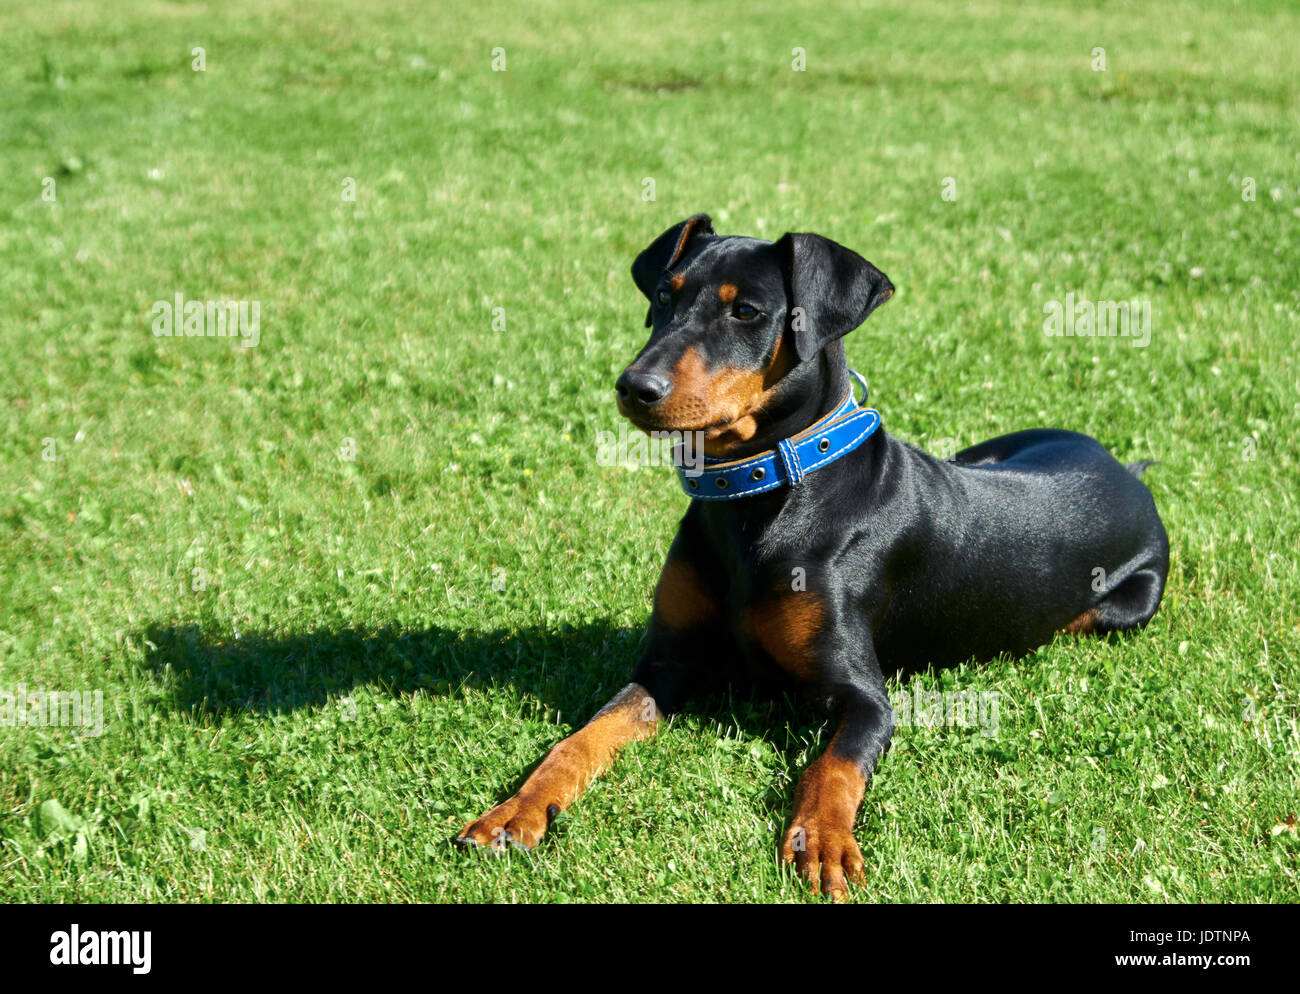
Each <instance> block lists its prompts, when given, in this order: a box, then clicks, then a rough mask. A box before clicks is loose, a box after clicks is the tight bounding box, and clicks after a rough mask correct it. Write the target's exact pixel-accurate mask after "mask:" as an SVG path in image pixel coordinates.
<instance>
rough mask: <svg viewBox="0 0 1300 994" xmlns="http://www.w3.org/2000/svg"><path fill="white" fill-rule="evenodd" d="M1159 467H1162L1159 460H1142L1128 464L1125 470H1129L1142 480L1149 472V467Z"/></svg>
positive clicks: (1125, 465)
mask: <svg viewBox="0 0 1300 994" xmlns="http://www.w3.org/2000/svg"><path fill="white" fill-rule="evenodd" d="M1159 465H1160V460H1159V459H1140V460H1138V461H1137V462H1126V463H1125V464H1124V468H1125V469H1126V470H1128V471H1129V472H1130V473H1132V474H1133V475H1134V476H1136V477H1138V479H1141V478H1142V474H1143V473H1145V472H1146V471H1147V468H1148V467H1150V466H1159Z"/></svg>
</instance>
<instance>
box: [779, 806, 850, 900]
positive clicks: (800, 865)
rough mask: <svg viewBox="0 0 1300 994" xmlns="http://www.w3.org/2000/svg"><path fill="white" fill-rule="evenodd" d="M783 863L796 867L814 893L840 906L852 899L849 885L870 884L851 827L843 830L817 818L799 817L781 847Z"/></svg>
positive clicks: (788, 831) (786, 834) (787, 832)
mask: <svg viewBox="0 0 1300 994" xmlns="http://www.w3.org/2000/svg"><path fill="white" fill-rule="evenodd" d="M781 859H782V860H783V861H784V862H786V863H793V864H794V865H795V867H796V868H797V869H798V871H799V875H800V876H802V877H803V878H804V879H805V880H806V881H808V883H810V884H811V885H812V888H813V892H814V893H818V894H823V895H826V896H827V897H829V898H830V899H831V900H832V901H834V902H835V903H836V904H839V903H840V902H841V901H844V900H845V899H846V898H847V897H848V896H849V889H848V881H850V880H851V881H853V882H854V883H858V884H861V883H866V874H865V872H864V864H863V862H862V850H861V849H859V848H858V842H857V839H855V838H854V837H853V829H852V825H851V824H850V826H849V827H843V826H839V825H834V824H828V823H826V822H824V821H821V820H819V819H818V818H817V817H816V816H810V817H798V816H796V818H795V820H794V823H793V824H792V825H791V826H790V827H789V829H787V830H786V833H785V841H784V842H782V844H781Z"/></svg>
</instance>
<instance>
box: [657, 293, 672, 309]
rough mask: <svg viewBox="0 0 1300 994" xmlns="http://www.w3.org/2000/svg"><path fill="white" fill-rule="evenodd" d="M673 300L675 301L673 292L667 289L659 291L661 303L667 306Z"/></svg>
mask: <svg viewBox="0 0 1300 994" xmlns="http://www.w3.org/2000/svg"><path fill="white" fill-rule="evenodd" d="M672 302H673V295H672V294H671V293H669V292H668V291H667V290H660V291H659V303H661V304H663V305H664V306H665V307H667V306H668V305H669V304H671V303H672Z"/></svg>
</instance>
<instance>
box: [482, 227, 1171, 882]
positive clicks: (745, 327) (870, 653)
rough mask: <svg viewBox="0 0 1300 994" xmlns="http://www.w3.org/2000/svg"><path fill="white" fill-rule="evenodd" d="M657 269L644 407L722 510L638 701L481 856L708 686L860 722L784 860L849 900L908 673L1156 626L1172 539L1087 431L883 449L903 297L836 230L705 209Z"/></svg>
mask: <svg viewBox="0 0 1300 994" xmlns="http://www.w3.org/2000/svg"><path fill="white" fill-rule="evenodd" d="M632 275H633V278H634V279H635V280H636V284H637V286H638V287H639V288H640V289H641V291H642V292H643V293H644V294H645V295H646V296H647V297H648V298H649V300H650V313H649V315H648V317H647V320H646V323H647V325H648V326H652V327H653V329H654V330H653V332H652V333H651V335H650V340H649V342H648V343H647V344H646V346H645V348H643V349H642V350H641V354H640V355H638V356H637V358H636V360H635V361H634V362H633V363H632V364H631V365H630V366H628V367H627V369H626V370H625V371H624V373H623V375H622V376H621V377H620V378H619V381H618V384H617V393H618V406H619V410H620V412H622V414H623V415H624V416H625V417H627V418H628V419H629V420H631V421H632V422H633V423H634V424H635V425H636V426H637V427H639V428H641V429H643V430H646V431H656V430H662V431H696V432H702V433H703V437H704V439H705V442H704V451H705V453H706V454H707V455H708V456H710V457H711V461H710V462H709V463H708V464H707V467H706V469H705V472H704V473H703V475H700V476H697V477H690V476H689V474H687V473H683V474H682V475H683V482H684V484H685V485H686V489H687V492H688V493H690V494H691V495H692V496H693V497H696V498H698V499H695V500H692V502H691V504H690V507H689V508H688V510H687V512H686V515H685V517H684V518H683V519H682V522H681V526H680V528H679V529H678V531H677V537H676V538H675V539H674V540H673V543H672V548H671V549H670V550H669V553H668V561H667V563H666V564H665V566H664V569H663V574H662V576H661V577H660V579H659V585H658V588H657V590H656V592H655V601H654V613H653V616H652V617H651V621H650V632H649V637H648V640H647V643H646V647H645V652H644V655H643V656H642V658H641V662H640V664H639V666H638V667H637V670H636V673H635V674H634V676H633V682H632V683H631V684H629V685H628V686H627V687H626V688H624V690H623V691H622V692H620V693H619V694H618V695H617V696H616V697H615V698H614V699H613V700H612V701H610V703H609V704H608V705H607V706H606V707H605V708H604V709H603V710H602V711H600V713H598V714H597V715H596V716H595V717H594V718H592V719H591V721H590V723H588V724H587V725H586V726H585V727H584V728H582V729H581V730H580V731H578V732H577V733H575V734H574V735H571V736H570V737H569V738H567V739H565V740H564V741H563V742H561V743H559V744H558V745H557V746H555V748H554V749H552V750H551V752H550V753H549V754H548V755H547V756H546V758H545V760H544V761H543V762H542V764H541V765H540V766H539V767H538V768H537V770H536V771H535V772H534V773H533V774H532V776H530V777H529V778H528V780H527V781H526V782H525V783H524V785H523V787H522V788H521V789H520V790H519V792H518V793H517V794H516V795H515V796H514V797H512V798H510V799H509V800H508V801H506V802H505V803H504V804H502V805H500V806H498V807H496V808H494V809H493V810H491V811H489V812H488V813H487V814H485V815H484V816H483V817H482V818H479V819H478V820H477V821H475V822H472V823H471V824H469V825H467V826H466V828H465V830H464V831H463V832H462V833H461V836H460V839H459V840H458V841H459V842H461V844H463V845H483V846H496V847H498V848H499V847H501V846H503V845H505V844H514V845H519V846H524V847H532V846H535V845H536V844H537V842H538V840H539V838H540V837H541V836H542V834H543V833H544V832H545V831H546V828H547V826H548V825H549V823H550V821H551V819H552V818H553V817H554V816H555V814H556V813H557V812H559V811H560V810H562V809H564V808H566V807H567V806H568V805H569V804H571V803H572V802H573V801H574V800H575V799H576V798H577V797H578V795H579V794H580V793H581V792H582V790H583V789H584V787H585V786H586V784H587V783H588V781H589V780H590V778H592V777H593V776H595V775H596V774H597V773H598V772H600V771H601V769H602V768H604V767H606V766H607V765H608V764H609V763H610V762H611V761H612V760H613V758H614V756H615V754H616V753H617V751H618V749H619V748H620V746H622V745H623V744H624V743H626V742H628V741H630V740H632V739H638V738H643V737H646V736H649V735H651V734H652V733H653V732H654V730H655V729H656V727H657V725H658V723H659V722H660V720H661V719H662V718H663V716H664V715H665V714H667V713H670V712H671V711H672V710H673V709H674V708H676V707H678V706H679V705H680V704H681V703H682V702H683V701H684V700H686V699H687V698H688V697H689V696H691V695H692V694H693V693H697V692H700V691H703V690H710V689H715V688H717V687H719V686H720V685H726V684H728V683H731V684H737V683H738V684H743V685H745V686H756V687H758V688H760V689H781V688H786V687H800V688H803V689H804V690H805V691H811V693H812V694H813V695H815V697H816V698H817V699H818V700H819V701H820V702H824V703H825V704H826V705H827V706H828V707H829V708H830V709H831V711H832V713H833V714H834V716H835V718H836V720H837V722H838V725H837V730H836V731H835V733H834V736H833V738H832V739H831V742H830V745H829V747H828V748H827V750H826V752H825V753H824V754H823V755H822V756H821V757H820V758H819V759H817V760H816V761H814V762H813V763H812V764H811V765H810V766H809V767H808V769H807V770H806V771H805V772H804V774H803V777H802V779H801V780H800V782H799V786H798V788H797V789H796V791H795V798H794V812H793V816H792V818H791V824H790V828H789V830H788V831H787V832H786V835H785V839H784V842H783V845H782V856H783V858H784V859H786V860H787V861H791V860H792V861H794V862H795V863H796V864H797V866H798V868H799V870H800V872H801V873H802V874H803V875H804V876H805V877H806V878H807V879H808V880H809V881H811V882H812V884H813V885H814V887H817V886H818V884H820V890H821V892H822V893H826V894H830V895H832V896H834V897H836V898H840V897H843V896H844V894H845V892H846V880H847V879H854V878H860V877H861V874H862V868H863V862H862V856H861V853H860V851H859V849H858V845H857V842H856V841H855V840H854V837H853V825H854V819H855V816H856V813H857V810H858V806H859V804H860V803H861V801H862V797H863V792H864V790H865V787H866V783H867V779H868V778H869V777H870V776H871V773H872V770H873V769H874V767H875V765H876V762H877V760H879V759H880V757H881V755H882V754H883V753H884V751H885V749H886V748H887V747H888V745H889V740H890V736H891V734H892V732H893V727H894V716H893V712H892V709H891V706H890V702H889V698H888V697H887V695H886V692H885V679H884V676H883V672H893V671H895V670H900V669H902V670H906V669H913V668H916V667H922V666H925V665H926V664H934V665H944V664H950V663H954V662H958V661H961V660H965V659H969V658H971V657H975V658H987V657H990V656H994V655H997V654H998V653H1003V652H1005V653H1012V654H1022V653H1025V652H1027V651H1029V650H1031V649H1033V648H1034V647H1036V646H1038V645H1041V644H1043V643H1044V642H1047V641H1048V640H1049V639H1051V638H1052V637H1053V635H1054V634H1055V633H1057V632H1060V631H1068V632H1076V633H1092V632H1096V633H1100V632H1111V631H1120V630H1124V629H1131V628H1138V627H1141V626H1142V625H1145V624H1146V622H1147V621H1148V620H1150V618H1151V616H1152V615H1153V614H1154V613H1155V611H1156V608H1157V606H1158V605H1159V603H1160V596H1161V593H1162V591H1163V589H1164V583H1165V574H1166V571H1167V569H1168V561H1169V545H1168V540H1167V539H1166V536H1165V530H1164V527H1163V526H1162V525H1161V522H1160V518H1159V516H1158V514H1157V513H1156V509H1155V504H1154V502H1153V501H1152V499H1151V494H1150V492H1149V491H1148V490H1147V488H1146V487H1145V486H1144V485H1143V484H1142V483H1141V481H1140V480H1139V479H1138V478H1137V475H1138V473H1140V472H1141V469H1142V467H1143V465H1144V464H1134V465H1132V466H1129V467H1125V466H1123V465H1121V464H1120V463H1119V462H1117V461H1116V460H1115V459H1114V458H1113V457H1112V456H1111V455H1110V454H1109V453H1108V452H1107V451H1106V450H1105V449H1104V448H1103V447H1102V446H1101V444H1100V443H1098V442H1097V441H1095V440H1093V439H1092V438H1089V437H1088V436H1086V435H1080V434H1076V433H1074V432H1069V431H1056V430H1045V429H1036V430H1031V431H1022V432H1017V433H1015V434H1012V435H1005V436H1002V437H1000V438H995V439H992V440H991V441H987V442H983V443H981V444H979V445H976V446H974V447H973V448H969V449H966V450H964V451H962V452H959V453H958V454H957V455H956V456H954V457H953V458H952V459H951V460H948V461H940V460H938V459H935V458H933V457H932V456H929V455H927V454H925V453H924V452H921V451H919V450H917V449H915V448H913V447H911V446H910V445H907V444H905V443H903V442H900V441H898V440H897V439H895V438H892V437H891V436H889V435H888V434H887V433H885V432H884V431H875V430H873V429H874V428H875V427H876V426H877V425H878V424H879V418H878V416H877V415H876V414H875V412H871V411H864V410H863V409H861V408H858V407H857V406H856V405H855V404H854V403H853V400H852V394H851V392H850V385H849V370H848V368H847V366H846V364H845V357H844V346H843V343H842V342H841V341H840V339H841V338H842V337H843V336H844V335H845V334H847V333H848V332H850V331H852V330H853V329H854V328H856V327H857V326H858V325H860V324H861V323H862V322H863V321H864V320H866V318H867V316H868V315H869V314H870V313H871V312H872V311H874V310H875V309H876V308H877V307H878V306H880V304H882V303H884V302H885V301H886V300H888V299H889V297H890V296H891V295H892V294H893V291H894V288H893V285H892V284H891V283H890V282H889V280H888V279H887V278H886V277H885V275H884V274H883V273H881V272H880V271H879V270H878V269H876V268H875V267H874V266H872V265H871V264H870V263H869V262H867V261H866V260H865V259H863V258H861V257H860V256H858V255H857V254H855V253H854V252H851V251H850V250H848V249H847V248H844V247H843V246H841V245H838V244H836V243H835V242H832V241H829V240H828V239H826V238H823V237H821V236H820V235H812V234H788V235H785V236H784V237H783V238H781V239H780V240H779V241H777V242H767V241H762V240H759V239H755V238H740V237H725V238H724V237H719V236H717V235H715V234H714V232H713V227H712V224H711V223H710V220H709V218H708V217H707V216H706V215H703V214H697V215H695V216H694V217H691V218H689V219H687V220H686V221H683V222H682V223H681V224H678V225H676V226H675V227H673V228H671V229H670V230H669V231H667V232H665V233H664V234H663V235H662V236H660V237H659V238H658V239H657V240H656V241H655V242H654V243H653V244H652V245H651V246H650V247H649V248H648V249H646V250H645V251H644V252H643V253H641V255H640V256H639V257H638V258H637V260H636V263H635V264H634V265H633V267H632ZM819 454H822V455H820V456H819Z"/></svg>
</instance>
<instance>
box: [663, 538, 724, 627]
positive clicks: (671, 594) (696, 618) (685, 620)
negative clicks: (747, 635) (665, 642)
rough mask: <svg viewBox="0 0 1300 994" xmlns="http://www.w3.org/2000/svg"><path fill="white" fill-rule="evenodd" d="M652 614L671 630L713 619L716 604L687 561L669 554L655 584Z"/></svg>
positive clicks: (714, 619)
mask: <svg viewBox="0 0 1300 994" xmlns="http://www.w3.org/2000/svg"><path fill="white" fill-rule="evenodd" d="M654 614H655V618H656V619H657V620H659V621H662V622H663V623H664V624H665V625H667V626H668V627H669V628H671V629H674V630H675V631H683V630H685V629H688V628H696V627H698V626H700V625H703V624H707V623H709V622H711V621H716V620H717V618H718V607H717V604H716V603H715V602H714V600H713V598H712V596H710V594H709V592H708V589H707V588H706V587H705V585H704V581H703V580H702V579H701V578H700V575H699V573H697V572H696V571H695V569H694V567H692V566H691V565H690V564H688V563H685V562H683V561H682V560H680V559H675V558H673V557H671V556H670V557H669V559H668V562H666V563H665V564H664V571H663V572H662V573H661V574H660V575H659V586H658V587H656V588H655V609H654Z"/></svg>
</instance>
